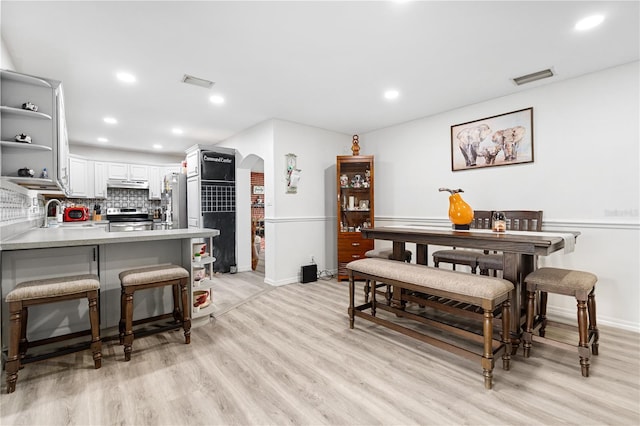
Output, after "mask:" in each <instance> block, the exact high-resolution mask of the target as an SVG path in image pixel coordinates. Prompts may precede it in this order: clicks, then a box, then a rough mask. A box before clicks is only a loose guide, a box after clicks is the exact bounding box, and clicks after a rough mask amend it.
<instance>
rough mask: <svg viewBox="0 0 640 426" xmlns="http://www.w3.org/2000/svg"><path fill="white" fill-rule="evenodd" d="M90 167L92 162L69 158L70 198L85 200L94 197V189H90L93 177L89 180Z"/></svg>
mask: <svg viewBox="0 0 640 426" xmlns="http://www.w3.org/2000/svg"><path fill="white" fill-rule="evenodd" d="M89 165H90V162H89V161H88V160H86V159H84V158H78V157H73V156H70V157H69V196H71V197H82V198H84V197H91V196H92V195H93V188H90V185H91V184H93V176H91V178H92V179H89V177H90V176H89ZM91 165H93V164H91ZM91 171H92V172H93V170H91ZM89 181H91V182H89ZM90 189H91V190H90Z"/></svg>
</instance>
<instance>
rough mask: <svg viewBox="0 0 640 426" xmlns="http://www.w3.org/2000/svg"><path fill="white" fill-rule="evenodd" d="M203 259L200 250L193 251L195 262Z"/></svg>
mask: <svg viewBox="0 0 640 426" xmlns="http://www.w3.org/2000/svg"><path fill="white" fill-rule="evenodd" d="M201 260H202V256H200V252H198V253H193V261H194V262H200V261H201Z"/></svg>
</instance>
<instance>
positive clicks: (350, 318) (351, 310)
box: [347, 272, 355, 330]
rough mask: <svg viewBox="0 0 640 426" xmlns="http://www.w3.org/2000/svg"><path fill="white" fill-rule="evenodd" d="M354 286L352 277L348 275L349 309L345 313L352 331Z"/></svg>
mask: <svg viewBox="0 0 640 426" xmlns="http://www.w3.org/2000/svg"><path fill="white" fill-rule="evenodd" d="M354 293H355V284H354V282H353V275H352V273H351V272H350V273H349V309H347V313H348V314H349V328H350V329H352V330H353V322H354V319H355V315H354V312H355V309H354V304H353V299H354V296H355V294H354Z"/></svg>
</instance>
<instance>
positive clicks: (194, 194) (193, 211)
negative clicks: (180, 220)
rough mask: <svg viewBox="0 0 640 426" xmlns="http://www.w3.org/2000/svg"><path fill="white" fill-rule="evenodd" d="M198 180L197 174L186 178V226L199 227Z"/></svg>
mask: <svg viewBox="0 0 640 426" xmlns="http://www.w3.org/2000/svg"><path fill="white" fill-rule="evenodd" d="M201 217H202V215H201V214H200V181H199V179H198V176H195V177H191V178H188V179H187V226H188V227H189V228H200V227H201V225H200V218H201Z"/></svg>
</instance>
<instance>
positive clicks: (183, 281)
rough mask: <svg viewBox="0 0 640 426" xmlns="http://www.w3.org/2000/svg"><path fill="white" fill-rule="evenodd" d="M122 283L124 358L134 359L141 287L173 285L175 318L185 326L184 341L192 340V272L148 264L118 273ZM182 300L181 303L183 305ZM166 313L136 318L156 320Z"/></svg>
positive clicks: (122, 342)
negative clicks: (135, 301)
mask: <svg viewBox="0 0 640 426" xmlns="http://www.w3.org/2000/svg"><path fill="white" fill-rule="evenodd" d="M119 278H120V284H121V298H120V305H121V306H120V324H119V329H120V344H121V345H124V357H125V361H129V360H130V359H131V351H132V350H133V339H134V334H133V325H134V321H133V294H134V293H135V292H136V291H138V290H145V289H149V288H158V287H164V286H172V288H173V312H172V315H173V318H174V320H175V324H176V325H175V327H176V328H177V327H180V326H181V327H182V328H183V330H184V338H185V343H186V344H189V343H191V318H190V309H189V304H188V302H187V284H188V282H189V272H188V271H187V270H186V269H184V268H183V267H181V266H177V265H158V266H149V267H145V268H138V269H130V270H127V271H122V272H121V273H120V274H119ZM180 301H181V302H182V307H181V306H180ZM166 316H167V315H157V316H154V317H151V318H145V319H141V320H138V321H136V324H139V323H142V322H149V321H154V320H157V319H160V318H164V317H166Z"/></svg>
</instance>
